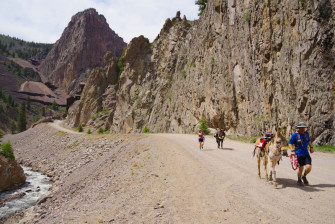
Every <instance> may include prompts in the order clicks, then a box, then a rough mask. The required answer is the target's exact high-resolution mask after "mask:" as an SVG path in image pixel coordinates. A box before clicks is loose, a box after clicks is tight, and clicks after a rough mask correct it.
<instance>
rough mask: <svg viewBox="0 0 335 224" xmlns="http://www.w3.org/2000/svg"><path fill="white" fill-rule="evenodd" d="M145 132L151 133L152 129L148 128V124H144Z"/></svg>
mask: <svg viewBox="0 0 335 224" xmlns="http://www.w3.org/2000/svg"><path fill="white" fill-rule="evenodd" d="M143 133H145V134H148V133H151V132H150V129H149V128H148V126H146V125H145V126H144V128H143Z"/></svg>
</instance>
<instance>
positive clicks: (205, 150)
mask: <svg viewBox="0 0 335 224" xmlns="http://www.w3.org/2000/svg"><path fill="white" fill-rule="evenodd" d="M214 150H215V149H206V148H205V149H203V150H201V151H204V152H209V151H214Z"/></svg>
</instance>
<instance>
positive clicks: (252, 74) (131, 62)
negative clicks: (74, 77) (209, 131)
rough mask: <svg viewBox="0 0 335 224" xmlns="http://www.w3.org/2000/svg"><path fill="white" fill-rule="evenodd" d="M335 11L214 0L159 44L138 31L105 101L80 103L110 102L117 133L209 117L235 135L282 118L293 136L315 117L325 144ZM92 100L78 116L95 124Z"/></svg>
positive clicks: (327, 4) (185, 128)
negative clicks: (301, 126)
mask: <svg viewBox="0 0 335 224" xmlns="http://www.w3.org/2000/svg"><path fill="white" fill-rule="evenodd" d="M334 10H335V3H334V2H331V1H329V0H321V1H302V0H299V1H261V2H260V1H238V0H210V1H208V4H207V7H206V9H205V11H204V13H203V15H202V16H201V17H200V18H199V20H197V21H193V22H191V21H187V20H186V18H185V17H184V18H183V19H181V18H180V13H177V15H176V17H175V18H173V19H172V20H170V19H167V20H166V23H165V25H164V27H163V29H162V30H161V32H160V34H159V35H158V37H157V38H156V40H155V41H154V42H153V43H152V44H150V43H149V41H148V40H147V39H146V38H144V37H142V36H141V37H138V38H134V39H133V40H132V41H131V43H130V44H129V46H128V48H127V51H126V53H125V56H124V58H123V65H124V71H123V72H122V74H121V77H120V80H119V82H118V84H115V83H110V85H108V87H106V88H104V89H105V91H104V93H101V92H100V93H98V92H96V93H94V94H92V95H91V96H92V97H93V98H94V99H98V98H99V99H101V102H100V103H99V105H98V104H97V105H96V106H93V105H92V104H91V103H90V101H91V100H92V99H90V100H89V99H82V100H81V102H80V104H82V105H90V106H93V107H94V110H91V115H92V114H94V113H97V111H99V110H102V109H105V110H109V115H108V116H105V115H104V116H102V115H101V116H100V120H103V122H102V123H101V122H100V124H104V125H105V126H106V127H107V128H110V129H111V131H113V132H120V131H121V132H140V131H141V130H142V129H143V127H144V126H145V125H147V126H148V127H149V128H150V130H152V131H154V132H178V133H185V132H194V131H195V129H196V128H197V126H198V122H199V120H200V119H201V118H202V117H204V118H205V119H206V120H207V121H208V123H209V125H210V126H211V127H223V128H225V129H226V130H228V133H231V134H237V135H248V136H259V135H261V134H262V133H263V132H264V131H265V130H266V129H273V130H274V129H275V126H277V127H281V128H282V129H283V131H284V132H285V134H286V136H287V137H288V136H289V135H290V134H291V133H292V132H294V131H295V125H296V124H297V123H298V122H299V121H305V122H307V123H308V124H309V126H310V128H309V131H310V133H311V135H312V136H313V140H314V143H315V144H325V143H327V144H335V130H334V126H335V120H334V116H335V108H334V102H335V80H334V75H333V73H334V71H335V60H334V59H335V53H334V51H335V47H334V43H335V38H334V33H333V28H334V21H335V15H334V12H333V11H334ZM110 66H111V65H110ZM107 68H108V66H106V67H105V68H104V69H100V70H96V71H95V73H94V72H92V73H91V74H90V79H91V80H92V81H91V82H92V83H93V82H94V81H93V80H95V78H94V77H96V78H97V79H99V78H98V77H102V76H106V69H107ZM98 73H99V75H97V74H98ZM116 75H117V74H115V75H114V76H116ZM89 86H91V85H89ZM85 88H86V87H85ZM84 91H85V90H84ZM86 91H88V90H86ZM78 104H79V103H77V105H78ZM84 107H85V106H81V107H78V106H74V107H73V108H72V109H71V113H70V114H69V116H68V122H69V123H70V124H72V125H73V126H76V125H78V124H79V122H80V123H83V124H87V123H89V124H91V123H92V120H91V117H90V116H89V115H85V117H84V116H78V114H80V111H82V110H81V109H80V108H84ZM87 111H88V110H87Z"/></svg>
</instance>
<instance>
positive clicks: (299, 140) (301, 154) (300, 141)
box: [289, 122, 314, 186]
mask: <svg viewBox="0 0 335 224" xmlns="http://www.w3.org/2000/svg"><path fill="white" fill-rule="evenodd" d="M307 127H308V126H307V125H306V124H305V123H304V122H299V124H298V125H297V129H298V131H297V132H295V133H293V135H292V136H291V138H290V141H289V147H290V149H291V152H292V154H293V155H297V158H298V163H299V165H300V167H299V169H298V182H297V184H298V185H300V186H303V183H302V182H304V184H305V185H308V184H309V182H308V180H307V178H306V176H307V174H308V173H309V172H311V170H312V158H311V156H310V154H309V152H308V148H307V147H308V146H309V150H310V152H311V153H313V152H314V150H313V146H312V142H311V139H310V137H309V133H308V132H307V131H306V129H307ZM293 145H294V146H295V147H294V148H293Z"/></svg>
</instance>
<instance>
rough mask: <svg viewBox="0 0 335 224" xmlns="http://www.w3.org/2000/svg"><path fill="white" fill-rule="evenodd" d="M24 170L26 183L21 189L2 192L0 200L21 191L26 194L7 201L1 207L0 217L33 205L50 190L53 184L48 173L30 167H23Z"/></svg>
mask: <svg viewBox="0 0 335 224" xmlns="http://www.w3.org/2000/svg"><path fill="white" fill-rule="evenodd" d="M23 170H24V173H25V175H26V178H27V180H26V183H25V184H24V185H23V186H22V187H21V188H19V189H16V190H11V191H6V192H2V193H0V200H1V199H3V198H6V197H8V196H13V195H16V194H20V193H25V195H24V196H23V197H21V198H18V199H13V200H11V201H8V202H5V204H4V205H3V206H2V207H0V219H1V218H4V217H8V216H9V215H11V214H13V213H14V212H16V211H18V210H20V209H23V208H27V207H29V206H32V205H33V204H34V203H35V202H36V201H37V200H38V199H39V198H40V197H41V196H42V195H43V194H45V193H47V192H48V190H49V188H50V187H51V185H52V182H51V181H50V180H49V178H48V177H47V176H46V175H44V174H42V173H39V172H35V171H32V170H31V169H30V168H28V167H23Z"/></svg>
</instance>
